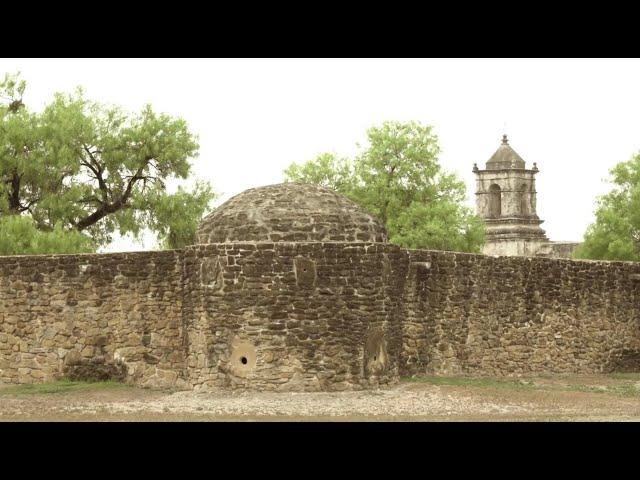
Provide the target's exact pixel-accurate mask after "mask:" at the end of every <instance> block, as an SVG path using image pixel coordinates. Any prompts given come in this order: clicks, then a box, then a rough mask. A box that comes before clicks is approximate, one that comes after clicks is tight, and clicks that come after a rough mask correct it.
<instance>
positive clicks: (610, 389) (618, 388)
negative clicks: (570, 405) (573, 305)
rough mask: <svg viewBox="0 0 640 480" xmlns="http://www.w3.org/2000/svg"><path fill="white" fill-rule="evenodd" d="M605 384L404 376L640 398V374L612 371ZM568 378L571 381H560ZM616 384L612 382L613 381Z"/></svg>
mask: <svg viewBox="0 0 640 480" xmlns="http://www.w3.org/2000/svg"><path fill="white" fill-rule="evenodd" d="M601 379H602V380H604V382H602V384H601V383H600V382H598V381H597V377H596V378H595V379H594V378H593V377H590V378H589V380H590V382H585V380H586V379H581V378H580V377H572V378H570V379H569V378H564V379H563V377H562V376H557V377H554V376H549V375H545V376H537V377H535V378H496V377H476V378H474V377H439V376H424V377H405V378H403V379H402V380H403V381H406V382H418V383H428V384H431V385H439V386H451V387H477V388H493V389H506V390H540V391H565V392H587V393H608V394H610V395H616V396H622V397H640V373H612V374H606V375H602V376H601ZM558 380H567V381H568V382H558ZM612 380H613V381H614V383H611V381H612Z"/></svg>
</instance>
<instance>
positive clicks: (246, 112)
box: [0, 59, 640, 251]
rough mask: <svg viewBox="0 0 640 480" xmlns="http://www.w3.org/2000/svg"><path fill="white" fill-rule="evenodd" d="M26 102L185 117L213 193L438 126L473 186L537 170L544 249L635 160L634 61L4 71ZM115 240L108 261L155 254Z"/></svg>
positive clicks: (23, 66) (43, 66) (37, 65)
mask: <svg viewBox="0 0 640 480" xmlns="http://www.w3.org/2000/svg"><path fill="white" fill-rule="evenodd" d="M0 67H1V68H0V75H2V76H3V75H4V72H16V71H20V72H22V76H23V78H24V79H25V80H27V83H28V84H27V91H26V94H25V103H26V104H27V105H28V106H29V107H31V108H34V109H41V108H42V107H43V106H44V105H45V103H47V102H49V101H50V100H51V99H52V95H53V93H54V92H56V91H65V92H70V91H72V90H73V89H74V88H75V87H76V86H78V85H81V86H83V87H84V88H85V91H86V94H87V97H88V98H90V99H93V100H97V101H101V102H106V103H115V104H118V105H121V106H123V107H124V108H126V109H128V110H131V111H139V110H140V109H141V108H142V106H143V105H144V104H146V103H150V104H151V105H152V106H153V107H154V109H155V110H156V111H158V112H165V113H168V114H170V115H174V116H181V117H183V118H184V119H186V120H187V122H188V124H189V127H190V129H191V131H192V132H194V133H195V134H197V135H198V136H199V141H200V146H201V148H200V155H199V157H198V158H197V159H195V160H194V162H193V164H194V169H193V171H194V175H195V176H197V177H199V178H203V179H207V180H209V181H211V183H212V184H213V186H214V188H215V189H216V191H217V192H219V193H220V194H221V197H220V198H219V200H218V202H216V205H217V204H219V203H221V202H222V201H225V200H227V199H228V198H229V197H230V196H232V195H235V194H237V193H240V192H242V191H243V190H245V189H247V188H251V187H256V186H260V185H267V184H271V183H278V182H281V181H282V179H283V177H282V171H283V170H284V169H285V168H286V167H287V166H288V165H289V164H290V163H291V162H294V161H295V162H299V163H300V162H303V161H306V160H309V159H312V158H314V157H315V156H316V155H317V154H318V153H321V152H324V151H334V152H336V153H338V154H341V155H346V156H352V155H353V154H354V153H355V152H356V151H357V149H356V142H360V143H363V142H364V141H365V131H366V129H367V128H368V127H370V126H372V125H376V124H380V123H381V122H383V121H385V120H400V121H407V120H416V121H419V122H421V123H423V124H427V125H432V126H434V129H435V132H436V134H437V135H438V137H439V139H440V146H441V148H442V155H441V157H440V161H441V164H442V165H443V167H444V168H445V169H448V170H450V171H455V172H456V173H458V174H459V175H460V177H461V178H462V179H464V181H465V182H466V184H467V196H468V201H469V204H470V205H471V206H474V203H473V202H474V193H475V183H474V176H473V173H472V172H471V169H472V167H473V163H474V162H477V163H478V166H479V167H480V168H484V163H485V162H486V161H487V160H488V159H489V157H490V156H491V155H492V154H493V152H494V151H495V150H496V149H497V148H498V146H499V144H500V139H501V136H502V133H503V130H504V125H505V122H506V131H507V134H508V135H509V140H510V145H511V146H512V147H513V148H514V149H515V150H516V151H517V152H518V153H519V154H520V155H521V156H522V157H523V158H524V160H525V161H526V162H527V167H528V168H530V167H531V166H532V163H533V162H537V164H538V168H539V169H540V173H539V174H538V176H537V191H538V215H539V216H540V218H542V219H543V220H545V223H543V225H542V227H543V228H544V229H546V231H547V235H548V237H549V238H550V239H551V240H580V239H581V238H582V235H583V233H584V230H585V228H586V227H587V225H588V224H589V223H590V222H591V221H592V220H593V209H594V205H595V203H594V202H595V199H596V196H597V195H599V194H602V193H606V191H608V189H609V187H608V185H607V184H606V183H605V182H604V180H605V179H606V178H607V176H608V170H609V169H610V168H611V167H612V166H613V165H615V164H616V163H617V162H620V161H624V160H628V159H629V158H630V157H631V155H632V154H633V153H635V152H637V151H640V88H639V85H640V60H638V59H629V60H625V59H0ZM154 246H155V242H154V241H152V240H150V239H147V240H145V241H144V242H143V243H142V244H136V243H134V242H132V241H131V240H130V239H119V240H117V241H115V242H114V243H113V245H111V246H110V247H109V248H108V250H109V251H116V250H140V249H148V248H153V247H154Z"/></svg>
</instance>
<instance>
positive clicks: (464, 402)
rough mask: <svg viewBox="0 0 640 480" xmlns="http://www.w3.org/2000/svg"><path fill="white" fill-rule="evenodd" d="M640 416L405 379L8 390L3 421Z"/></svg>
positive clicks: (634, 403) (586, 398)
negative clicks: (249, 387)
mask: <svg viewBox="0 0 640 480" xmlns="http://www.w3.org/2000/svg"><path fill="white" fill-rule="evenodd" d="M25 419H26V420H38V419H52V420H531V419H533V420H549V419H551V420H571V419H577V420H639V419H640V399H639V398H637V397H634V398H623V397H620V396H612V395H609V394H604V393H593V392H591V393H589V392H587V393H585V392H567V391H558V392H550V391H537V390H535V391H510V390H497V389H491V388H470V387H452V386H439V385H431V384H425V383H401V384H400V385H397V386H394V387H392V388H388V389H380V390H374V391H358V392H313V393H311V392H309V393H275V392H242V391H238V392H210V393H196V392H176V393H166V392H158V391H150V390H142V389H135V388H119V389H114V390H104V391H100V392H93V393H88V392H84V393H80V392H77V393H64V394H56V395H2V396H0V420H25Z"/></svg>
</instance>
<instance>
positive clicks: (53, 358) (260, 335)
mask: <svg viewBox="0 0 640 480" xmlns="http://www.w3.org/2000/svg"><path fill="white" fill-rule="evenodd" d="M292 192H293V193H294V195H293V198H297V197H296V195H297V193H296V192H298V189H297V187H292ZM290 209H292V210H293V211H295V209H296V205H290ZM294 216H295V215H294ZM247 218H249V213H247ZM278 218H280V217H278ZM289 220H291V219H290V218H289ZM279 221H280V220H279ZM281 221H283V222H284V221H287V217H286V216H282V220H281ZM336 228H337V227H336ZM356 230H358V231H359V232H360V233H361V227H357V228H356V227H354V229H352V230H350V231H351V232H352V233H353V232H356ZM332 235H333V234H332ZM336 235H340V234H336ZM341 235H343V236H345V238H346V237H347V236H349V235H351V234H346V233H342V234H341ZM36 273H37V274H38V275H36ZM639 278H640V264H638V263H626V262H589V261H571V260H560V259H551V258H525V257H499V258H494V257H489V256H483V255H469V254H460V253H451V252H436V251H409V250H404V249H402V248H399V247H397V246H394V245H391V244H388V243H383V242H365V241H360V240H354V241H351V242H346V241H326V242H314V241H304V242H295V241H294V242H287V241H280V240H278V241H260V242H227V243H213V244H203V245H194V246H190V247H187V248H185V249H183V250H179V251H161V252H137V253H117V254H100V255H98V254H96V255H42V256H7V257H0V382H2V383H33V382H43V381H50V380H53V379H56V378H59V377H61V376H68V377H71V378H77V379H107V378H111V379H122V380H124V381H126V382H129V383H133V384H136V385H140V386H163V387H168V386H173V387H175V388H195V389H216V388H230V389H245V388H251V389H260V390H273V391H284V390H310V391H314V390H336V391H339V390H346V389H361V388H370V387H375V386H378V385H384V384H389V383H393V382H396V381H397V380H398V378H399V376H400V375H413V374H458V373H461V374H473V375H518V374H529V373H543V372H544V373H598V372H607V371H614V370H617V371H640V308H638V305H640V280H639Z"/></svg>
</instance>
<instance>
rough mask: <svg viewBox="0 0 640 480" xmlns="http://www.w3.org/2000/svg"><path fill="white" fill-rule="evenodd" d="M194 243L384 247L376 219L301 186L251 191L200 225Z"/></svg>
mask: <svg viewBox="0 0 640 480" xmlns="http://www.w3.org/2000/svg"><path fill="white" fill-rule="evenodd" d="M196 238H197V243H200V244H202V243H226V242H245V241H246V242H320V241H322V242H334V241H337V242H386V241H387V233H386V231H385V229H384V226H383V225H382V224H381V223H380V221H379V220H378V219H376V218H375V217H373V216H372V215H370V214H368V213H367V212H366V211H364V210H363V209H362V208H361V207H360V206H358V205H357V204H355V203H354V202H352V201H351V200H349V199H348V198H346V197H345V196H343V195H340V194H339V193H336V192H334V191H333V190H329V189H326V188H322V187H318V186H315V185H309V184H303V183H280V184H276V185H268V186H265V187H258V188H252V189H249V190H245V191H244V192H242V193H240V194H239V195H236V196H235V197H233V198H231V199H229V200H228V201H227V202H225V203H223V204H222V205H220V206H219V207H218V208H217V209H216V210H215V211H213V212H212V213H210V214H209V215H207V216H206V217H204V218H203V219H202V222H200V226H199V227H198V230H197V232H196Z"/></svg>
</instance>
